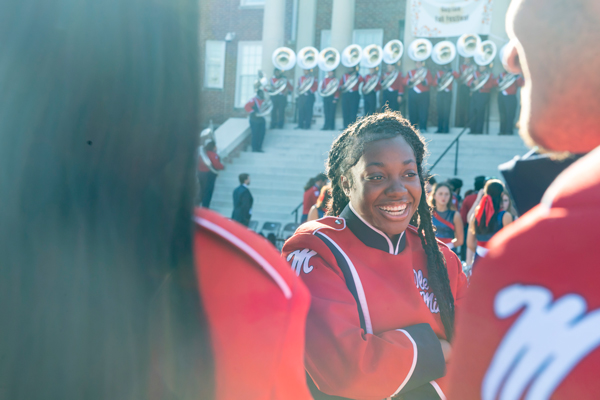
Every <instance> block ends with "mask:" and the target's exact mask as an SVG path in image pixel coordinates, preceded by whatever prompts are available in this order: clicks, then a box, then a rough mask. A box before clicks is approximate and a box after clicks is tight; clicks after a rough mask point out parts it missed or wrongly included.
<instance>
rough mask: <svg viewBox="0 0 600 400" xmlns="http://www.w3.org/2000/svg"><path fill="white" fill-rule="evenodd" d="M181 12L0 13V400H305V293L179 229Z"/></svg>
mask: <svg viewBox="0 0 600 400" xmlns="http://www.w3.org/2000/svg"><path fill="white" fill-rule="evenodd" d="M197 8H198V3H197V2H195V1H189V0H181V1H178V2H160V1H155V2H152V1H141V2H140V1H133V0H106V1H102V2H97V1H90V0H82V1H79V2H73V1H71V0H49V1H43V2H42V1H20V2H16V1H6V2H2V3H0V19H1V20H2V21H1V23H0V42H1V43H2V44H3V50H2V53H1V55H0V65H1V66H2V67H1V70H2V72H1V73H0V85H1V87H2V88H3V91H2V98H1V100H0V103H1V109H2V113H0V171H1V172H0V176H1V178H0V202H1V203H2V208H1V210H0V220H1V221H2V223H1V224H0V276H1V277H2V279H0V304H1V306H0V320H1V321H2V334H1V335H0V398H2V399H11V400H20V399H23V400H37V399H66V400H71V399H73V400H75V399H119V400H121V399H126V400H139V399H159V400H163V399H186V400H187V399H190V400H191V399H194V400H195V399H231V398H244V399H247V398H254V399H259V398H260V399H264V398H267V397H276V398H292V397H297V398H309V395H308V392H307V391H306V390H307V389H306V385H305V381H304V371H303V367H302V361H303V359H302V355H303V344H302V343H303V334H304V319H303V317H304V315H305V314H306V312H307V307H308V305H307V300H306V297H307V294H305V289H303V287H302V286H301V284H300V283H298V282H297V280H296V279H294V277H293V276H292V275H293V274H291V273H289V268H288V267H287V266H286V265H285V264H284V263H283V262H280V261H279V258H278V254H277V253H276V252H275V251H270V252H268V251H266V250H264V249H263V248H261V246H263V247H265V245H262V243H263V242H264V240H262V239H260V238H255V237H254V236H252V237H250V236H248V235H247V234H245V231H246V229H245V228H242V227H239V226H237V224H235V223H233V222H228V221H224V220H223V218H221V217H218V216H216V215H215V214H213V213H212V212H210V211H208V210H201V211H198V213H197V214H196V217H195V218H194V213H193V200H194V195H195V193H194V192H195V188H196V186H195V173H196V168H195V167H196V165H195V164H196V154H195V153H196V148H197V132H198V128H199V127H198V119H197V110H198V109H199V107H200V104H199V102H198V91H197V88H198V87H199V82H198V77H199V74H198V60H199V56H198V49H199V46H198V41H197V35H196V34H195V32H197V31H198V20H199V15H198V10H197ZM234 237H235V238H237V244H232V241H233V238H234ZM239 243H247V244H248V246H252V247H254V248H255V249H256V250H255V253H256V254H260V255H261V257H262V258H261V259H260V261H254V260H256V259H254V260H253V259H252V258H250V257H249V256H247V255H246V252H245V251H244V250H241V249H240V248H239ZM269 246H270V245H269ZM263 250H264V251H263ZM265 270H266V273H265ZM198 278H199V279H198ZM230 287H236V290H235V291H232V290H227V289H229V288H230ZM238 296H241V298H239V297H238ZM249 297H251V298H252V300H253V301H252V302H248V301H246V302H244V301H241V300H243V299H247V298H249ZM250 311H251V313H250ZM244 313H245V314H247V315H245V314H244ZM249 321H252V323H250V322H249ZM282 332H285V334H283V333H282ZM290 341H291V342H290ZM289 343H292V345H289ZM232 352H233V353H234V354H231V353H232ZM280 374H281V375H280Z"/></svg>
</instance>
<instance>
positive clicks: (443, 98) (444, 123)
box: [437, 91, 452, 133]
mask: <svg viewBox="0 0 600 400" xmlns="http://www.w3.org/2000/svg"><path fill="white" fill-rule="evenodd" d="M451 105H452V92H446V91H441V92H438V93H437V111H438V133H449V132H450V107H451Z"/></svg>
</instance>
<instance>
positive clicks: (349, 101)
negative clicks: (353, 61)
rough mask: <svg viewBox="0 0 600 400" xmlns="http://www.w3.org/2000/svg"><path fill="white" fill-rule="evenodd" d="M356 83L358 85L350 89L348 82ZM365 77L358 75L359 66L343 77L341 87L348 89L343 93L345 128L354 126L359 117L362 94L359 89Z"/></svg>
mask: <svg viewBox="0 0 600 400" xmlns="http://www.w3.org/2000/svg"><path fill="white" fill-rule="evenodd" d="M353 80H355V81H356V84H354V85H352V86H350V87H348V86H347V85H346V84H347V83H348V82H352V81H353ZM363 82H364V81H363V77H362V76H360V75H359V74H358V66H356V67H350V68H348V72H347V73H345V74H344V75H343V76H342V79H341V80H340V85H341V87H342V88H347V89H346V91H344V90H343V89H342V90H341V91H342V114H343V118H344V128H347V127H348V126H350V125H352V124H353V123H354V122H355V121H356V117H357V115H358V105H359V103H360V94H359V92H358V89H359V87H360V84H361V83H363Z"/></svg>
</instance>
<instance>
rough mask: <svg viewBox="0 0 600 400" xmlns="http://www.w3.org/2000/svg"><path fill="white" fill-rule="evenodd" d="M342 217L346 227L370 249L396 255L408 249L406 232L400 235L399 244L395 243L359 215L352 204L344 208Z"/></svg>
mask: <svg viewBox="0 0 600 400" xmlns="http://www.w3.org/2000/svg"><path fill="white" fill-rule="evenodd" d="M340 217H342V218H344V219H345V220H346V226H347V227H348V228H349V229H350V231H351V232H352V233H353V234H354V236H356V237H357V238H358V239H359V240H360V241H361V242H363V243H364V244H365V245H367V246H369V247H372V248H374V249H377V250H381V251H385V252H386V253H389V254H394V255H395V254H400V253H401V252H402V251H403V250H404V248H405V247H406V235H405V234H404V233H405V232H402V234H400V238H399V239H398V242H397V243H393V242H392V240H391V239H390V238H389V237H388V236H387V235H386V234H385V233H383V232H381V231H380V230H379V229H377V228H375V227H374V226H372V225H371V224H369V223H368V222H367V221H365V220H364V219H363V218H362V217H361V216H360V215H358V213H357V212H356V211H355V210H354V207H352V205H351V204H350V203H348V205H347V206H346V208H344V211H342V213H341V214H340Z"/></svg>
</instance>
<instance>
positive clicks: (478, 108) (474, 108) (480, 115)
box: [470, 92, 490, 133]
mask: <svg viewBox="0 0 600 400" xmlns="http://www.w3.org/2000/svg"><path fill="white" fill-rule="evenodd" d="M489 102H490V94H489V93H481V92H473V96H472V97H471V118H472V122H471V132H470V133H483V126H484V124H485V111H486V109H487V106H488V103H489Z"/></svg>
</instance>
